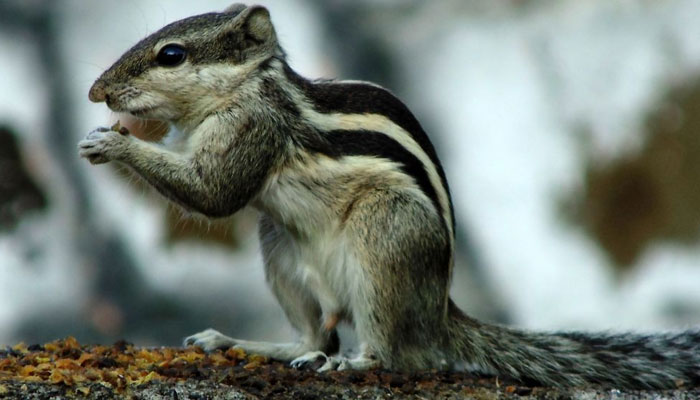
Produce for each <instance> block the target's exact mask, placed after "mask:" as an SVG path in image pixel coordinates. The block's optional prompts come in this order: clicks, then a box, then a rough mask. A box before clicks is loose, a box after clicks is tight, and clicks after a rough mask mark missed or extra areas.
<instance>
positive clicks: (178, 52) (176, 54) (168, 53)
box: [156, 44, 187, 67]
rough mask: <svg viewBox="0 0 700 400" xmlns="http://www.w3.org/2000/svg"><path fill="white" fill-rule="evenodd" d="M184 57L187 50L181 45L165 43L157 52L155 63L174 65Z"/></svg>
mask: <svg viewBox="0 0 700 400" xmlns="http://www.w3.org/2000/svg"><path fill="white" fill-rule="evenodd" d="M186 57H187V51H186V50H185V48H184V47H182V45H179V44H167V45H165V46H163V48H162V49H160V51H159V52H158V55H157V56H156V63H158V65H162V66H165V67H174V66H176V65H180V64H182V62H183V61H185V58H186Z"/></svg>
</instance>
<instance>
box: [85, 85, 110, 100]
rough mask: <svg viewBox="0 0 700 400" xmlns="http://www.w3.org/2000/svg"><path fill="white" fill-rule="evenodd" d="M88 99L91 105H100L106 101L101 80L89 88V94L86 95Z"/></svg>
mask: <svg viewBox="0 0 700 400" xmlns="http://www.w3.org/2000/svg"><path fill="white" fill-rule="evenodd" d="M88 98H89V99H90V101H92V102H93V103H101V102H103V101H105V100H106V99H107V93H105V83H104V81H102V80H99V79H98V80H97V81H95V83H93V84H92V87H91V88H90V93H88Z"/></svg>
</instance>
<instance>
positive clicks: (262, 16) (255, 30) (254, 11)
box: [232, 6, 275, 43]
mask: <svg viewBox="0 0 700 400" xmlns="http://www.w3.org/2000/svg"><path fill="white" fill-rule="evenodd" d="M232 7H233V6H232ZM238 17H239V18H240V20H241V21H242V25H241V26H242V28H243V30H245V32H246V33H247V34H248V35H249V36H250V37H251V38H253V39H254V40H256V41H259V42H260V43H265V42H268V41H270V40H271V39H274V38H275V28H274V27H273V26H272V21H271V20H270V12H269V11H267V8H265V7H263V6H250V7H248V8H246V9H245V10H243V11H241V13H240V15H239V16H238Z"/></svg>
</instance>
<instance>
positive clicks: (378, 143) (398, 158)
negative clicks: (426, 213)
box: [324, 130, 442, 215]
mask: <svg viewBox="0 0 700 400" xmlns="http://www.w3.org/2000/svg"><path fill="white" fill-rule="evenodd" d="M324 136H325V139H326V140H327V141H328V144H329V151H325V152H324V153H325V154H326V155H328V156H330V157H334V158H338V157H342V156H374V157H377V158H384V159H387V160H391V161H394V162H396V163H398V164H400V165H401V170H402V171H403V172H404V173H406V175H408V176H410V177H412V178H413V179H414V180H415V182H416V184H417V185H418V187H420V189H421V190H422V191H423V193H425V195H426V196H428V198H429V199H430V200H431V201H432V202H433V204H434V205H435V209H436V210H437V211H438V213H439V214H440V215H442V207H441V206H440V201H439V200H438V197H437V193H436V192H435V188H434V187H433V185H432V184H431V183H430V179H429V178H428V173H427V172H426V171H425V168H424V167H423V163H421V161H420V160H419V159H418V158H416V156H414V155H413V154H412V153H411V152H410V151H408V150H406V148H405V147H403V146H402V145H401V144H400V143H399V142H397V141H395V140H394V139H392V138H390V137H389V136H387V135H385V134H383V133H380V132H372V131H346V130H336V131H329V132H326V133H325V134H324Z"/></svg>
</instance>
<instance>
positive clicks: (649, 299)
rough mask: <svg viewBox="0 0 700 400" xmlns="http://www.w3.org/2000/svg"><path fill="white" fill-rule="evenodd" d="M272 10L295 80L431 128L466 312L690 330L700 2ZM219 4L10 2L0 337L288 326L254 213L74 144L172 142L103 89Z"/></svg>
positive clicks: (5, 31)
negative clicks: (174, 194)
mask: <svg viewBox="0 0 700 400" xmlns="http://www.w3.org/2000/svg"><path fill="white" fill-rule="evenodd" d="M259 3H261V4H264V5H266V6H267V7H268V8H269V10H270V12H271V15H272V19H273V22H274V23H275V26H276V29H277V32H278V36H279V38H280V41H281V42H282V45H283V46H284V47H285V49H286V50H287V52H288V54H289V62H290V64H291V65H292V67H293V68H295V69H296V70H297V71H298V72H300V73H302V74H303V75H305V76H308V77H326V78H332V77H342V78H347V79H363V80H371V81H374V82H377V83H379V84H381V85H383V86H385V87H388V88H389V89H391V90H392V91H393V92H394V93H396V94H397V95H398V96H399V97H400V98H402V99H403V100H404V101H405V102H406V103H407V104H408V105H409V107H410V108H411V109H412V110H413V111H414V113H415V114H416V116H417V117H418V119H419V120H420V121H421V122H422V124H423V126H424V128H426V131H428V133H429V135H430V136H431V138H432V140H433V142H434V144H435V145H436V148H437V150H438V153H439V155H440V156H441V159H442V160H443V165H444V167H445V169H446V172H447V175H448V179H449V182H450V185H451V190H452V194H453V200H454V204H455V209H456V217H457V225H458V242H459V249H458V255H457V264H456V268H455V279H454V284H453V288H452V294H453V297H454V298H455V299H456V301H457V303H458V304H459V305H460V307H462V308H463V309H465V310H466V311H468V312H470V313H472V314H473V315H475V316H478V317H479V318H482V319H486V320H489V321H496V322H501V323H509V324H514V325H518V326H521V327H525V328H531V329H548V330H549V329H611V330H628V329H635V330H644V331H650V330H660V329H663V330H667V329H680V328H683V327H688V326H698V325H700V40H698V38H700V24H698V23H697V21H698V19H699V18H700V2H698V1H696V0H647V1H623V0H556V1H555V0H552V1H549V0H510V1H507V0H504V1H498V2H493V1H487V0H479V1H477V0H444V1H434V2H428V1H415V0H407V1H398V0H384V1H358V0H333V1H322V0H277V1H272V0H270V1H265V0H260V1H259ZM228 5H229V2H228V1H217V0H199V1H196V2H170V1H165V0H144V1H137V0H102V1H99V2H86V1H81V0H45V1H42V0H0V53H1V54H2V55H3V57H2V61H1V62H0V345H4V344H12V343H16V342H18V341H25V342H27V343H36V342H45V341H48V340H52V339H55V338H58V337H64V336H67V335H73V336H76V337H77V338H78V339H79V340H80V341H81V342H86V343H94V342H102V343H108V342H111V341H113V340H116V339H118V338H124V339H126V340H128V341H131V342H135V343H137V344H142V345H161V344H164V345H165V344H167V345H176V344H179V343H180V341H181V339H182V338H183V337H184V336H187V335H189V334H192V333H194V332H196V331H199V330H202V329H205V328H207V327H215V328H217V329H219V330H221V331H223V332H225V333H227V334H230V335H232V336H235V337H242V338H256V339H267V340H289V339H291V338H293V336H294V332H293V331H292V329H291V328H290V327H289V325H288V324H287V322H286V321H285V319H284V316H283V313H282V311H281V309H280V308H279V306H278V305H277V304H276V302H275V300H274V299H273V298H272V295H271V294H270V292H269V290H268V289H267V288H266V285H265V282H264V276H263V272H262V261H261V257H260V255H259V254H258V242H257V238H256V228H255V224H256V213H255V211H253V210H244V211H242V212H240V213H238V214H237V215H235V216H234V217H231V218H227V219H225V220H220V221H206V220H204V219H202V218H198V217H196V216H191V215H184V214H182V212H181V211H180V210H178V209H176V208H174V207H172V206H169V205H168V204H167V203H166V202H165V201H163V200H162V199H161V198H159V197H158V196H157V195H156V194H155V193H154V192H153V191H152V190H151V189H149V188H148V187H147V186H145V185H144V184H142V183H141V182H140V181H139V180H138V179H135V178H134V176H133V175H131V173H130V172H129V171H127V170H126V169H124V168H120V167H119V166H117V165H111V164H108V165H102V166H91V165H90V164H89V163H87V162H86V161H85V160H80V159H79V158H78V154H77V147H76V146H77V142H78V141H79V140H80V139H81V138H83V137H84V136H85V135H86V134H87V133H88V132H89V131H90V130H92V129H93V128H95V127H96V126H104V125H111V124H112V123H114V122H115V121H116V120H117V119H120V120H121V121H122V123H123V124H126V125H127V126H129V127H130V128H131V129H132V131H134V132H135V133H136V134H141V135H142V136H144V139H145V140H158V138H159V137H160V136H162V134H163V132H164V129H163V127H162V126H159V125H158V124H157V123H150V124H147V125H146V127H145V129H141V130H139V129H138V125H135V124H134V121H133V120H131V119H129V118H128V117H126V116H123V115H121V116H120V115H116V114H114V113H111V112H110V111H109V110H108V109H107V107H106V106H105V105H104V104H91V103H89V102H88V99H87V92H88V89H89V87H90V85H91V84H92V82H93V81H94V79H95V78H97V77H98V76H99V75H100V73H101V72H102V71H103V70H104V69H106V68H108V67H109V66H110V65H111V63H112V62H114V61H115V60H116V59H117V58H118V57H119V56H120V55H121V54H122V53H123V52H124V51H126V50H127V49H128V48H129V47H131V46H132V45H133V44H135V43H136V41H138V40H139V39H140V38H142V37H144V36H146V35H147V34H149V33H151V32H153V31H155V30H157V29H159V28H160V27H162V26H163V25H165V24H166V23H169V22H172V21H175V20H178V19H180V18H183V17H187V16H190V15H194V14H199V13H204V12H209V11H217V10H222V9H224V8H225V7H226V6H228ZM346 335H347V333H346Z"/></svg>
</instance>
